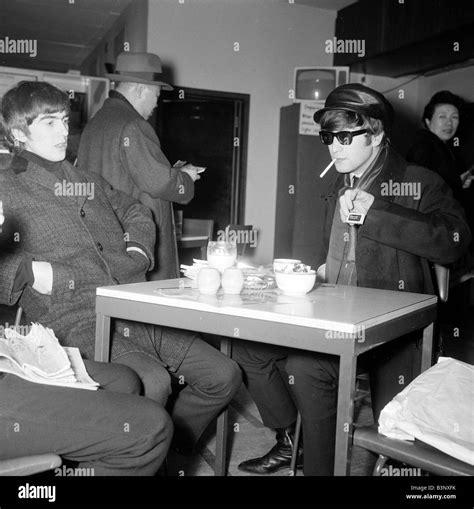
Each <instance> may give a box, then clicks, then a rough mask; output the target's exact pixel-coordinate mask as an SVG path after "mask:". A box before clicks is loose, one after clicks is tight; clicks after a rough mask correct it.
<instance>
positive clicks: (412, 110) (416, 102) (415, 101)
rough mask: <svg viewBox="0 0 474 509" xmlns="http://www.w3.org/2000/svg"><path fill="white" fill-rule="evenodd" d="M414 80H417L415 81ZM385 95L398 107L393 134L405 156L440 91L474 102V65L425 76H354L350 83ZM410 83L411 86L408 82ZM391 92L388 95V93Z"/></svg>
mask: <svg viewBox="0 0 474 509" xmlns="http://www.w3.org/2000/svg"><path fill="white" fill-rule="evenodd" d="M413 78H414V79H413ZM363 79H364V80H365V81H364V84H365V85H367V86H369V87H372V88H375V89H376V90H379V91H380V92H383V93H384V94H385V96H386V97H387V99H389V101H390V102H391V103H392V105H393V107H394V108H395V114H396V116H395V125H394V132H393V134H392V137H391V138H392V142H393V144H394V146H395V147H396V148H397V150H399V151H400V152H401V153H402V154H406V152H407V151H408V149H409V147H410V144H411V141H412V136H413V133H414V132H415V130H417V129H420V128H421V127H422V122H421V115H422V113H423V109H424V107H425V105H426V103H428V101H429V100H430V98H431V96H432V95H433V94H435V93H436V92H439V91H440V90H449V91H451V92H453V93H454V94H458V95H460V96H461V97H462V98H464V99H465V100H466V101H468V102H474V87H473V83H474V66H469V67H464V68H460V69H454V70H449V71H445V72H440V73H438V74H434V75H433V74H431V75H430V74H428V75H425V76H416V75H411V76H403V77H401V78H388V77H384V76H374V75H370V74H367V75H362V74H357V73H353V74H352V75H351V80H352V81H354V82H358V83H360V82H362V80H363ZM410 80H412V81H410ZM408 81H410V82H409V83H406V82H408ZM388 90H390V92H388V93H387V91H388Z"/></svg>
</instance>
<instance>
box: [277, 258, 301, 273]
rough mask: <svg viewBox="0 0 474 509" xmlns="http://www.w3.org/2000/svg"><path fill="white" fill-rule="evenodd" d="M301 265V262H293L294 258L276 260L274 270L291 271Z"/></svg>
mask: <svg viewBox="0 0 474 509" xmlns="http://www.w3.org/2000/svg"><path fill="white" fill-rule="evenodd" d="M298 263H301V260H293V259H292V258H275V259H274V260H273V270H274V272H277V271H285V270H287V271H291V270H292V269H293V267H294V266H295V265H297V264H298Z"/></svg>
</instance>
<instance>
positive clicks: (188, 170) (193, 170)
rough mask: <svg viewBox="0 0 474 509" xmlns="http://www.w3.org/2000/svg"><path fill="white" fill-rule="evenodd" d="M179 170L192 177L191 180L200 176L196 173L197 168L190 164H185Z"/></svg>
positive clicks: (194, 180)
mask: <svg viewBox="0 0 474 509" xmlns="http://www.w3.org/2000/svg"><path fill="white" fill-rule="evenodd" d="M180 170H181V171H184V172H185V173H187V174H188V175H189V176H190V177H191V178H192V179H193V182H196V180H199V179H200V178H201V177H200V175H198V169H197V168H196V166H193V165H192V164H187V165H186V166H183V167H182V168H180Z"/></svg>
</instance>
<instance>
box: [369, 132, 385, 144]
mask: <svg viewBox="0 0 474 509" xmlns="http://www.w3.org/2000/svg"><path fill="white" fill-rule="evenodd" d="M384 135H385V132H384V131H382V132H380V133H379V134H373V135H372V147H379V146H380V144H381V143H382V140H383V137H384Z"/></svg>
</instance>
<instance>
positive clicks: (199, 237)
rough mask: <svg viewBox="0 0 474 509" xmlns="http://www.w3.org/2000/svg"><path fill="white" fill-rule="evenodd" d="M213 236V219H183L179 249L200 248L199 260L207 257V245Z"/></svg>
mask: <svg viewBox="0 0 474 509" xmlns="http://www.w3.org/2000/svg"><path fill="white" fill-rule="evenodd" d="M213 234H214V220H213V219H191V218H186V217H185V218H183V236H182V237H181V239H179V240H178V247H179V248H180V249H188V248H196V247H198V248H200V249H201V258H202V259H203V260H205V259H206V257H207V243H208V242H209V240H212V237H213Z"/></svg>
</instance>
